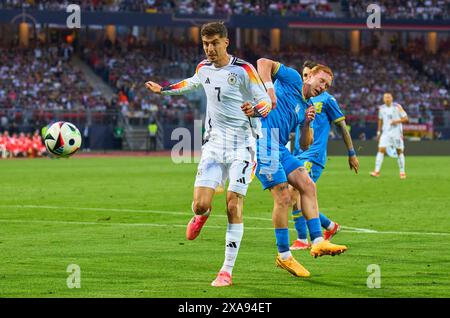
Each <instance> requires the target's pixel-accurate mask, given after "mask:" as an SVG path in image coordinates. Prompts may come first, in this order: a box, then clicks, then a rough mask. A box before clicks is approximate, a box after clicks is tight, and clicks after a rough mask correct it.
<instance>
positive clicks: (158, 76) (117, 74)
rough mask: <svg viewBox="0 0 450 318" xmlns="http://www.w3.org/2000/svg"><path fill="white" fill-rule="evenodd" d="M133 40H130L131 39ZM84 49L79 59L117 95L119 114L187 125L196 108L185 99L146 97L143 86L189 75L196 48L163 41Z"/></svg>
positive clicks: (179, 97)
mask: <svg viewBox="0 0 450 318" xmlns="http://www.w3.org/2000/svg"><path fill="white" fill-rule="evenodd" d="M133 41H134V40H133ZM116 44H117V45H115V46H113V47H112V46H110V45H105V46H104V47H103V48H102V49H98V48H97V46H90V47H89V46H87V47H85V48H84V49H83V59H84V60H85V61H87V62H88V64H89V65H90V66H91V67H92V68H93V69H94V70H95V71H96V72H97V74H99V75H100V76H101V77H102V78H103V80H105V81H106V82H107V83H109V84H110V85H111V86H112V87H113V89H114V90H115V91H116V92H117V104H118V108H119V109H120V110H121V112H122V114H123V115H127V114H128V115H129V116H131V117H139V116H147V115H150V117H153V118H157V119H159V120H162V121H163V122H165V123H169V124H180V123H184V122H191V121H192V120H193V119H194V118H195V116H196V115H195V113H196V110H197V109H198V107H196V103H194V102H192V101H191V100H189V97H187V96H161V95H155V94H148V91H147V90H146V88H145V86H144V83H145V82H146V81H147V80H149V79H150V78H152V79H153V80H154V81H157V82H159V83H160V84H161V85H163V86H164V85H168V84H169V82H174V81H178V80H180V79H183V78H186V77H190V76H192V72H193V70H194V69H195V67H196V65H197V63H198V58H197V57H198V56H199V54H198V48H197V47H196V46H194V45H192V44H188V43H169V42H167V41H161V42H155V43H152V45H148V44H146V43H139V42H136V43H134V42H133V43H132V44H131V45H130V41H123V42H121V41H117V42H116Z"/></svg>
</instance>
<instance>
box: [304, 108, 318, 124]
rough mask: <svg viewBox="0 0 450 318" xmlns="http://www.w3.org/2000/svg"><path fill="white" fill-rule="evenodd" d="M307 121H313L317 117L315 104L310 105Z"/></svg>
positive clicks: (307, 111) (306, 115) (306, 114)
mask: <svg viewBox="0 0 450 318" xmlns="http://www.w3.org/2000/svg"><path fill="white" fill-rule="evenodd" d="M305 117H306V122H311V121H313V120H314V118H315V117H316V109H315V108H314V106H309V107H308V109H307V110H306V113H305Z"/></svg>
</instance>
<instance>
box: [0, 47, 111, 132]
mask: <svg viewBox="0 0 450 318" xmlns="http://www.w3.org/2000/svg"><path fill="white" fill-rule="evenodd" d="M71 56H72V49H71V47H70V46H69V45H67V44H62V45H61V46H59V47H57V46H56V45H52V46H46V47H43V46H42V47H41V46H40V45H37V46H34V47H33V48H30V49H26V50H23V49H19V48H14V49H13V48H0V81H1V83H2V85H1V86H0V129H1V128H3V129H5V127H7V126H8V125H9V124H11V123H12V122H14V121H15V120H16V119H19V118H20V119H21V120H23V122H24V123H25V124H27V123H31V122H34V121H36V116H38V117H39V116H42V114H43V113H44V112H46V111H59V110H69V111H73V112H78V111H81V110H86V109H87V108H89V109H90V110H98V111H103V110H106V109H108V107H110V105H109V104H108V102H107V101H106V99H105V98H104V97H103V96H101V94H100V93H99V92H97V91H95V90H94V89H93V88H92V86H90V85H89V83H88V82H87V80H86V78H85V76H84V74H83V72H82V71H81V70H79V69H78V68H77V67H75V66H74V65H72V63H70V60H71Z"/></svg>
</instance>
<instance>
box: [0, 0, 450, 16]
mask: <svg viewBox="0 0 450 318" xmlns="http://www.w3.org/2000/svg"><path fill="white" fill-rule="evenodd" d="M331 2H335V3H338V1H329V0H279V1H270V0H229V1H227V0H173V1H164V0H81V1H72V0H70V1H69V0H63V1H57V0H25V1H22V0H0V8H33V9H38V10H64V9H65V8H66V7H67V6H68V5H69V4H71V3H77V4H79V5H80V6H81V8H82V10H86V11H111V12H117V11H132V12H147V13H170V14H172V13H177V14H187V15H191V14H201V15H231V14H236V15H270V16H311V17H329V18H335V17H337V16H338V15H341V13H339V12H338V11H339V10H337V9H335V10H333V6H332V5H331ZM340 2H341V7H342V12H344V14H347V15H348V16H349V17H352V18H366V17H367V11H366V10H367V6H368V5H370V4H372V3H377V4H379V5H380V6H381V13H382V14H383V16H384V17H386V18H390V19H422V20H434V19H449V18H450V8H449V7H450V4H449V2H448V1H447V0H417V1H412V0H380V1H376V2H373V1H371V0H363V1H361V0H341V1H340Z"/></svg>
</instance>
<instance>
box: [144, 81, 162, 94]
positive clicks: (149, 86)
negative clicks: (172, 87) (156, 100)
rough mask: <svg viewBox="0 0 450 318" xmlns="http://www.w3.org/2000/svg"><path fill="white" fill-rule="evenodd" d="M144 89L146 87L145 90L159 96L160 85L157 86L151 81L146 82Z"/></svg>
mask: <svg viewBox="0 0 450 318" xmlns="http://www.w3.org/2000/svg"><path fill="white" fill-rule="evenodd" d="M145 87H147V89H148V90H149V91H151V92H153V93H156V94H160V93H161V88H162V87H161V85H159V84H158V83H155V82H152V81H148V82H146V83H145Z"/></svg>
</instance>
